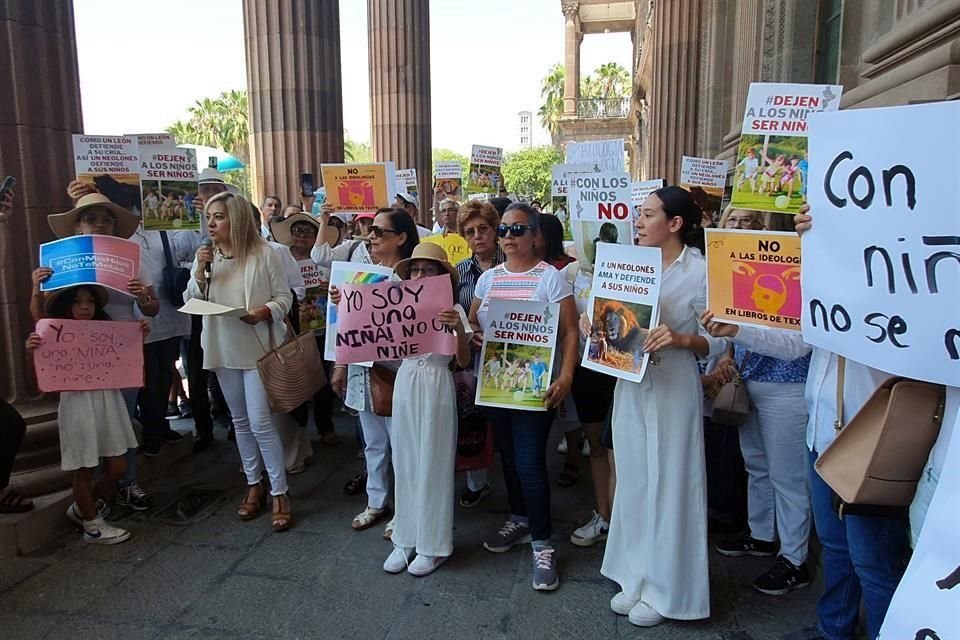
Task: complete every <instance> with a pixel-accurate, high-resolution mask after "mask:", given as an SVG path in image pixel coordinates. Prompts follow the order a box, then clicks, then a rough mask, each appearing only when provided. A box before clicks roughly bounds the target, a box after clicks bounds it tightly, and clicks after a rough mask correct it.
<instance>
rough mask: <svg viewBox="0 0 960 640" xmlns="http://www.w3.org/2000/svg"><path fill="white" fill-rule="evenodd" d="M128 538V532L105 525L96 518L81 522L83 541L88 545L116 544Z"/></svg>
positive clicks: (100, 519) (99, 518)
mask: <svg viewBox="0 0 960 640" xmlns="http://www.w3.org/2000/svg"><path fill="white" fill-rule="evenodd" d="M129 538H130V532H129V531H127V530H126V529H121V528H120V527H115V526H113V525H112V524H107V523H106V522H104V521H103V518H101V517H99V516H97V517H96V518H94V519H93V520H84V521H83V541H84V542H89V543H90V544H117V543H120V542H124V541H125V540H127V539H129Z"/></svg>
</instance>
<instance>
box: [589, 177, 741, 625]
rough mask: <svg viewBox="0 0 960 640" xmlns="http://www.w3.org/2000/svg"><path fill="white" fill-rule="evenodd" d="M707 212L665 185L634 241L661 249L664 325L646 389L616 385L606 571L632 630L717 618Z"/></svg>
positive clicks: (718, 347) (650, 336)
mask: <svg viewBox="0 0 960 640" xmlns="http://www.w3.org/2000/svg"><path fill="white" fill-rule="evenodd" d="M701 218H702V216H701V212H700V209H699V207H697V205H696V203H694V201H693V199H692V198H691V197H690V194H689V193H688V192H687V191H684V190H683V189H681V188H679V187H664V188H662V189H658V190H657V191H656V192H654V193H653V194H652V195H651V196H650V197H648V198H647V200H646V201H645V202H644V203H643V206H642V207H641V210H640V215H639V216H638V217H637V221H636V244H638V245H640V246H646V247H659V248H660V251H661V255H662V259H663V271H662V275H661V277H660V282H661V284H660V310H659V313H660V325H659V326H657V327H655V328H653V329H651V330H650V331H649V332H648V333H647V338H646V341H645V343H644V351H646V352H648V353H650V354H651V356H650V364H649V366H648V367H647V371H646V374H645V375H644V378H643V380H642V381H640V382H630V381H627V380H622V379H621V380H617V386H616V388H615V389H614V394H613V416H612V419H611V423H612V426H613V439H614V441H615V442H616V447H614V449H613V454H614V458H615V460H616V468H617V491H616V495H615V496H614V499H613V513H612V515H611V519H610V532H609V534H608V537H607V547H606V551H605V553H604V556H603V566H602V568H601V569H600V572H601V573H602V574H603V575H605V576H607V577H608V578H610V579H611V580H613V581H614V582H616V583H618V584H619V585H620V588H621V591H620V593H618V594H617V595H616V596H614V597H613V599H612V600H611V601H610V608H611V609H612V610H613V612H614V613H616V614H618V615H624V616H628V619H629V621H630V622H631V623H632V624H635V625H637V626H642V627H652V626H654V625H657V624H660V623H662V622H663V621H664V620H666V619H667V618H672V619H676V620H696V619H700V618H706V617H709V615H710V578H709V575H708V562H707V489H706V464H705V462H704V455H703V402H702V394H703V392H702V390H701V386H700V369H699V368H698V366H697V358H698V357H700V358H704V357H707V356H712V355H717V354H720V353H722V352H723V350H724V348H725V346H726V342H725V341H724V340H720V339H716V338H711V337H708V336H705V335H703V334H701V333H700V327H699V323H698V316H699V313H700V310H702V309H703V308H705V306H706V284H707V275H706V262H705V260H704V259H703V255H702V253H701V252H700V251H698V250H697V249H696V248H694V246H696V245H699V246H701V247H702V244H701V243H702V241H703V230H702V228H701V227H700V221H701Z"/></svg>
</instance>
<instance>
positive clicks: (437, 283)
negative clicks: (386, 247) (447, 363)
mask: <svg viewBox="0 0 960 640" xmlns="http://www.w3.org/2000/svg"><path fill="white" fill-rule="evenodd" d="M340 294H341V297H340V304H339V305H338V309H337V311H338V314H337V315H338V318H339V323H338V324H337V329H336V356H337V362H338V363H339V364H350V363H356V362H369V361H372V360H401V359H403V358H409V357H410V356H416V355H421V354H426V353H438V354H442V355H453V354H455V353H456V352H457V340H456V336H455V335H454V333H453V329H452V328H451V327H448V326H446V325H444V324H441V323H440V321H439V320H438V319H437V316H438V315H439V314H440V312H441V311H444V310H446V309H450V308H452V307H453V283H452V282H451V281H450V277H449V276H447V275H440V276H434V277H432V278H422V279H419V280H402V281H393V282H381V283H379V284H369V285H353V284H345V285H343V286H341V287H340Z"/></svg>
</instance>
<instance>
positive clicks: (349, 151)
mask: <svg viewBox="0 0 960 640" xmlns="http://www.w3.org/2000/svg"><path fill="white" fill-rule="evenodd" d="M343 157H344V159H345V160H346V161H347V162H371V161H373V150H372V149H371V148H370V143H369V142H357V141H356V140H353V139H352V138H350V134H348V133H347V132H344V136H343Z"/></svg>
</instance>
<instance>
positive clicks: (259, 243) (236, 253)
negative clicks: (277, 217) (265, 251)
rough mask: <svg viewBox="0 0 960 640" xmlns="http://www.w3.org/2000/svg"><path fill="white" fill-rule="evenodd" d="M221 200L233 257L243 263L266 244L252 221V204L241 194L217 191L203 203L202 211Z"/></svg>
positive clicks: (207, 209)
mask: <svg viewBox="0 0 960 640" xmlns="http://www.w3.org/2000/svg"><path fill="white" fill-rule="evenodd" d="M221 201H222V202H223V203H224V205H226V207H227V217H228V218H229V219H230V244H231V245H233V247H232V251H233V257H234V258H236V259H237V260H238V261H239V262H240V264H245V263H246V261H247V258H248V257H250V256H251V255H254V254H256V253H257V252H258V251H259V250H260V249H261V248H262V247H264V246H266V243H265V242H264V240H263V238H262V237H260V231H259V229H257V227H256V225H255V224H254V223H253V205H251V204H250V201H249V200H247V199H246V198H244V197H243V196H238V195H236V194H234V193H230V192H229V191H224V192H223V193H218V194H217V195H215V196H213V197H212V198H210V199H209V200H207V202H206V203H205V204H204V207H203V210H204V213H206V212H207V211H209V209H210V205H211V204H213V203H214V202H221Z"/></svg>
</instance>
